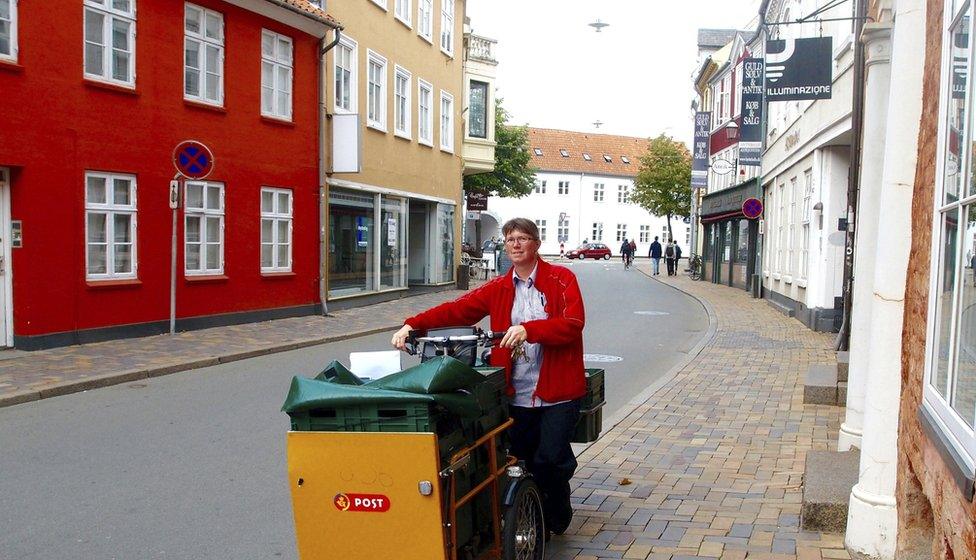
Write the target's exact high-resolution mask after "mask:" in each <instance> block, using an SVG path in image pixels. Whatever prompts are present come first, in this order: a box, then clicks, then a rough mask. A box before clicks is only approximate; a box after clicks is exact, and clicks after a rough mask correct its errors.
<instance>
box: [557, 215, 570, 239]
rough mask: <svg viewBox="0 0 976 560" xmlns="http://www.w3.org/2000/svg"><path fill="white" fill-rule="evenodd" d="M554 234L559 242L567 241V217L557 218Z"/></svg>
mask: <svg viewBox="0 0 976 560" xmlns="http://www.w3.org/2000/svg"><path fill="white" fill-rule="evenodd" d="M556 236H557V237H556V238H557V240H558V241H559V242H560V243H564V242H566V241H569V218H563V219H561V220H559V228H558V230H557V231H556Z"/></svg>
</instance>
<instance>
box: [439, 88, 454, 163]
mask: <svg viewBox="0 0 976 560" xmlns="http://www.w3.org/2000/svg"><path fill="white" fill-rule="evenodd" d="M440 99H441V103H440V109H441V118H440V123H441V151H444V152H448V153H452V154H453V153H454V96H453V95H451V94H450V93H448V92H446V91H444V90H441V96H440ZM445 102H447V104H448V107H447V109H446V110H445V107H444V105H445Z"/></svg>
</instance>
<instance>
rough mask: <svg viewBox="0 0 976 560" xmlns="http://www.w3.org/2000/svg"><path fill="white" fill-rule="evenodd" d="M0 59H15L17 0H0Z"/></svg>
mask: <svg viewBox="0 0 976 560" xmlns="http://www.w3.org/2000/svg"><path fill="white" fill-rule="evenodd" d="M0 60H17V0H0Z"/></svg>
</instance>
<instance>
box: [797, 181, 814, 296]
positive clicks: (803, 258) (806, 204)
mask: <svg viewBox="0 0 976 560" xmlns="http://www.w3.org/2000/svg"><path fill="white" fill-rule="evenodd" d="M812 206H813V170H812V169H807V170H806V171H804V172H803V208H802V210H801V211H802V212H803V221H802V225H801V226H800V227H801V228H802V229H801V232H802V234H801V239H800V267H799V269H798V273H799V276H800V278H802V279H804V280H806V278H807V276H808V275H809V273H810V263H809V262H807V261H809V260H810V218H811V216H812V214H813V209H812Z"/></svg>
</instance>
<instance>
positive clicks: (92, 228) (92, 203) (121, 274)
mask: <svg viewBox="0 0 976 560" xmlns="http://www.w3.org/2000/svg"><path fill="white" fill-rule="evenodd" d="M85 240H86V244H85V260H86V263H87V264H86V267H85V277H86V278H87V279H89V280H111V279H124V278H135V277H136V178H135V176H134V175H119V174H116V173H98V172H94V171H93V172H89V173H86V174H85Z"/></svg>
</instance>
